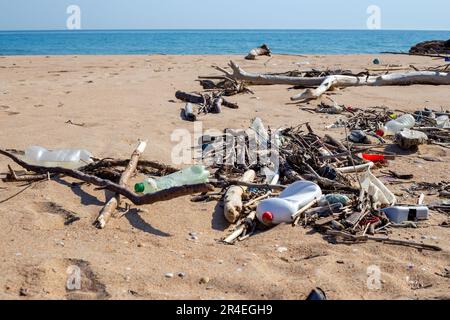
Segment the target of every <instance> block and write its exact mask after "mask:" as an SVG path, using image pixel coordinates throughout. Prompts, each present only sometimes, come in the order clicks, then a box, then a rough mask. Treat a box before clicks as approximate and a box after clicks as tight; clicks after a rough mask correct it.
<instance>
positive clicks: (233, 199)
mask: <svg viewBox="0 0 450 320" xmlns="http://www.w3.org/2000/svg"><path fill="white" fill-rule="evenodd" d="M255 177H256V173H255V171H253V170H248V171H247V172H245V173H244V175H243V177H242V178H241V181H242V182H252V181H253V180H254V179H255ZM245 190H247V187H244V186H231V187H230V188H229V189H228V190H227V192H226V194H225V197H224V206H223V210H224V216H225V219H227V221H228V222H230V223H235V222H236V221H237V220H238V218H239V216H240V214H241V212H242V208H243V205H242V194H243V193H244V192H245Z"/></svg>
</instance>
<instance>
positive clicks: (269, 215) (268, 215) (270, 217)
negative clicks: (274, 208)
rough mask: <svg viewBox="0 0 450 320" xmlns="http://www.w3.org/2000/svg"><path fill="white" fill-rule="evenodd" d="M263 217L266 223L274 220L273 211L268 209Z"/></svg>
mask: <svg viewBox="0 0 450 320" xmlns="http://www.w3.org/2000/svg"><path fill="white" fill-rule="evenodd" d="M261 219H262V221H263V222H264V223H271V222H272V221H273V213H272V212H270V211H266V212H264V213H263V215H262V217H261Z"/></svg>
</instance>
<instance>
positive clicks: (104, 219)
mask: <svg viewBox="0 0 450 320" xmlns="http://www.w3.org/2000/svg"><path fill="white" fill-rule="evenodd" d="M146 147H147V141H140V142H139V144H138V146H137V147H136V150H134V152H133V154H132V155H131V158H130V161H129V163H128V165H127V167H126V169H125V170H124V171H123V173H122V176H121V177H120V182H119V185H120V186H122V187H126V186H127V184H128V181H129V180H130V177H131V175H132V174H133V173H134V172H135V171H136V168H137V164H138V160H139V157H140V156H141V155H142V153H144V150H145V148H146ZM119 204H120V194H118V193H116V194H115V195H114V196H113V197H111V199H109V201H108V202H107V203H106V204H105V206H104V207H103V209H102V210H101V211H100V214H99V216H98V218H97V220H95V222H94V225H95V226H96V227H97V228H99V229H103V228H105V226H106V224H107V223H108V220H109V219H110V218H111V216H112V214H113V213H114V212H115V211H116V209H117V207H118V206H119Z"/></svg>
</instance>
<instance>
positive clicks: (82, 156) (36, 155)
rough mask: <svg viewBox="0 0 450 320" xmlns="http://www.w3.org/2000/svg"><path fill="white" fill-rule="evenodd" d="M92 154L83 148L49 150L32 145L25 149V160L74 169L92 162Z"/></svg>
mask: <svg viewBox="0 0 450 320" xmlns="http://www.w3.org/2000/svg"><path fill="white" fill-rule="evenodd" d="M91 157H92V155H91V153H90V152H89V151H86V150H83V149H57V150H53V151H49V150H47V149H45V148H43V147H39V146H32V147H29V148H27V149H26V150H25V159H24V160H25V161H26V162H27V163H29V164H32V165H38V166H42V167H47V168H49V167H62V168H67V169H76V168H79V167H82V166H85V165H87V164H89V163H91V162H92V159H91Z"/></svg>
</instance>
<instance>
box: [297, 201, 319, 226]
mask: <svg viewBox="0 0 450 320" xmlns="http://www.w3.org/2000/svg"><path fill="white" fill-rule="evenodd" d="M316 204H317V199H314V200H313V201H311V202H310V203H308V204H307V205H306V206H304V207H303V208H301V209H300V210H298V211H297V212H296V213H294V214H293V215H292V220H293V223H292V226H294V227H295V226H296V225H297V224H298V222H299V221H300V219H301V217H302V214H303V213H305V212H306V211H308V210H309V209H311V208H312V207H314V206H315V205H316Z"/></svg>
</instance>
